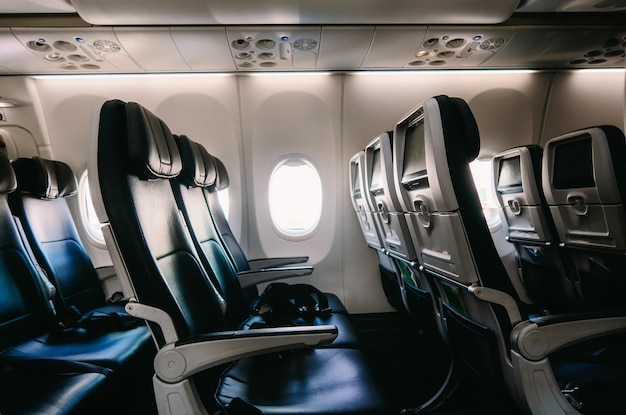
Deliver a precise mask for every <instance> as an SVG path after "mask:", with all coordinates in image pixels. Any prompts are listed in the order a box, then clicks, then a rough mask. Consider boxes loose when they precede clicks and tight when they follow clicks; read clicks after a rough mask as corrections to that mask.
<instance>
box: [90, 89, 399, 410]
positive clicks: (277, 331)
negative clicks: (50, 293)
mask: <svg viewBox="0 0 626 415" xmlns="http://www.w3.org/2000/svg"><path fill="white" fill-rule="evenodd" d="M97 131H98V134H97V136H95V137H94V142H93V145H94V146H95V151H93V152H92V154H95V155H96V157H95V158H93V159H92V160H90V164H89V169H90V178H91V180H92V183H91V186H90V187H91V189H92V192H93V193H92V194H93V199H94V207H95V209H96V212H97V214H98V218H99V220H100V221H101V223H102V225H103V231H104V235H105V239H106V241H107V246H108V248H109V251H110V252H111V254H112V256H113V260H114V263H115V264H116V269H117V270H118V274H119V275H120V277H121V278H122V279H123V281H124V287H125V292H127V293H128V297H129V300H130V302H129V303H128V305H127V306H126V309H127V310H128V311H129V313H130V314H132V315H135V316H137V317H140V318H143V319H145V320H147V321H148V326H149V327H150V329H151V332H152V333H153V336H154V338H155V339H156V343H157V348H158V352H157V355H156V357H155V361H154V368H155V373H154V377H153V385H154V392H155V398H156V403H157V408H158V412H159V413H160V414H175V413H217V412H218V411H223V410H225V411H228V413H233V414H235V413H242V414H245V413H257V412H255V411H259V413H263V414H285V413H289V414H296V413H301V414H386V413H390V406H389V405H388V402H386V398H385V396H384V395H383V393H382V392H381V389H380V388H379V386H378V383H377V380H376V379H374V377H373V375H372V373H371V372H370V370H369V368H368V366H367V362H366V361H365V356H364V354H363V352H362V351H361V350H360V348H359V342H358V339H357V336H356V333H355V331H354V328H353V327H352V326H351V322H350V319H349V316H348V315H347V311H346V310H345V307H343V305H342V304H341V302H340V301H339V299H338V298H336V297H335V296H333V295H330V294H328V293H322V292H320V291H319V290H317V289H315V288H314V287H313V286H311V285H303V284H285V283H282V282H273V283H270V284H269V286H268V288H266V289H265V291H264V292H263V293H261V294H258V291H257V290H256V288H255V285H256V284H258V283H261V282H271V281H273V280H275V279H277V278H285V277H286V276H289V275H302V274H301V272H302V271H303V268H304V269H306V268H307V267H306V266H305V267H302V266H293V265H291V266H288V267H284V266H280V267H278V268H276V267H274V266H275V265H282V264H285V263H293V262H294V261H293V260H292V259H289V258H282V259H281V258H279V259H271V260H258V261H250V260H248V259H247V258H245V255H243V251H240V248H239V247H238V246H237V245H238V244H237V243H236V240H235V238H234V237H233V236H232V232H230V231H229V230H228V229H226V230H224V227H223V226H224V224H223V223H221V222H223V213H222V212H220V207H219V203H218V202H217V199H216V192H217V191H218V190H219V189H220V188H222V187H223V186H225V185H227V176H225V171H224V166H223V164H222V163H221V162H220V161H219V159H217V158H216V157H214V156H212V155H211V154H209V153H208V152H207V151H206V149H205V148H204V147H203V146H202V145H200V144H199V143H197V142H194V141H193V140H191V139H189V138H188V137H185V136H183V135H174V134H172V132H171V131H170V130H169V128H168V126H167V125H166V124H165V123H164V122H163V121H162V120H161V119H160V118H158V117H157V116H155V115H154V114H153V113H151V112H150V111H149V110H147V109H146V108H145V107H143V106H142V105H140V104H138V103H134V102H124V101H120V100H110V101H107V102H106V103H104V105H103V106H102V107H101V108H99V112H98V124H97ZM220 226H222V228H221V229H220ZM301 260H302V259H296V261H301ZM257 264H262V265H257ZM268 266H272V268H268ZM309 268H310V267H309ZM310 271H311V270H310V269H309V270H308V271H307V273H310ZM281 298H282V300H281ZM285 299H286V300H287V301H284V300H285ZM238 411H242V412H238ZM246 411H249V412H246Z"/></svg>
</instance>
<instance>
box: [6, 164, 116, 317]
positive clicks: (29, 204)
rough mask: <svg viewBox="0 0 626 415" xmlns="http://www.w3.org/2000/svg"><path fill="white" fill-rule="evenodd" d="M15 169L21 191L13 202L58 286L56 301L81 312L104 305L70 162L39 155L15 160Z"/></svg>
mask: <svg viewBox="0 0 626 415" xmlns="http://www.w3.org/2000/svg"><path fill="white" fill-rule="evenodd" d="M13 169H14V170H15V174H16V176H17V182H18V191H17V192H14V193H12V194H11V195H10V196H9V203H10V206H11V209H12V211H13V213H14V214H15V215H16V216H18V217H19V218H20V220H21V223H22V226H23V227H24V231H25V233H26V236H27V237H28V240H29V242H30V245H31V247H32V250H33V252H34V254H35V257H36V259H37V262H38V263H39V264H40V265H41V267H42V268H43V269H44V270H45V272H46V274H47V275H48V278H49V279H50V280H51V281H52V283H53V284H54V285H55V286H56V288H57V299H56V304H57V305H58V306H60V307H64V308H66V307H69V306H74V307H76V308H78V310H80V311H81V312H86V311H89V310H92V309H94V308H96V307H99V306H102V305H104V304H105V303H106V298H105V294H104V290H103V288H102V285H101V282H100V280H99V278H98V275H97V273H96V270H95V268H94V266H93V263H92V262H91V259H90V258H89V255H88V254H87V252H86V251H85V249H84V246H83V244H82V242H81V240H80V238H79V235H78V231H77V229H76V225H75V222H74V219H73V217H72V214H71V212H70V208H69V205H68V202H67V200H68V198H70V197H72V196H74V195H76V193H77V190H78V187H77V184H76V178H75V176H74V172H73V171H72V169H71V168H70V166H68V165H67V164H65V163H62V162H59V161H53V160H46V159H42V158H39V157H33V158H18V159H16V160H14V161H13Z"/></svg>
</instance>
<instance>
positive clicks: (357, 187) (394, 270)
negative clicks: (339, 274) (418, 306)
mask: <svg viewBox="0 0 626 415" xmlns="http://www.w3.org/2000/svg"><path fill="white" fill-rule="evenodd" d="M348 177H349V180H350V199H351V200H352V205H353V207H354V211H355V213H356V215H357V218H358V220H359V225H360V226H361V231H362V233H363V236H364V238H365V242H366V243H367V246H368V247H370V248H371V249H372V250H373V251H374V253H375V254H376V257H377V259H378V268H379V270H380V279H381V285H382V288H383V290H384V292H385V296H386V297H387V301H388V302H389V304H391V305H392V306H393V307H394V308H395V309H396V310H398V311H407V305H406V304H405V301H404V295H403V293H402V291H401V290H402V284H401V283H400V282H399V279H400V278H401V270H400V269H399V268H398V264H397V263H396V262H395V261H394V260H393V259H392V258H391V257H390V256H389V255H387V251H386V250H385V243H384V240H383V238H384V236H383V233H382V223H380V215H379V214H378V213H377V209H376V207H375V206H376V202H375V200H374V197H373V195H372V193H371V192H370V191H369V186H368V183H369V181H368V180H367V179H368V174H367V169H366V163H365V150H361V151H359V152H358V153H356V154H355V155H354V156H353V157H352V158H351V159H350V169H349V172H348Z"/></svg>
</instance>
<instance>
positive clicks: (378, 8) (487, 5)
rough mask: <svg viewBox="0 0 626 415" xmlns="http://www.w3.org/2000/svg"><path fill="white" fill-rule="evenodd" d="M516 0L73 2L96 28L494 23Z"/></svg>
mask: <svg viewBox="0 0 626 415" xmlns="http://www.w3.org/2000/svg"><path fill="white" fill-rule="evenodd" d="M518 5H519V0H464V1H458V0H438V1H431V0H362V1H359V2H355V1H354V0H274V1H271V2H265V1H258V0H177V1H171V0H134V1H127V0H108V1H106V2H103V1H101V0H72V6H74V8H75V9H76V12H77V13H78V15H79V16H80V17H81V18H82V19H83V20H85V21H86V22H88V23H91V24H94V25H214V24H215V25H258V24H496V23H502V22H503V21H505V20H506V19H508V18H509V17H510V16H511V15H512V14H513V12H514V11H515V9H516V8H517V6H518Z"/></svg>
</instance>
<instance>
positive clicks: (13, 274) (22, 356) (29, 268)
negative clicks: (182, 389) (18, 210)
mask: <svg viewBox="0 0 626 415" xmlns="http://www.w3.org/2000/svg"><path fill="white" fill-rule="evenodd" d="M16 188H17V180H16V178H15V175H14V172H13V168H12V166H11V164H10V162H9V161H8V159H7V158H6V155H5V154H3V153H0V229H2V232H0V250H1V254H0V269H1V272H0V286H2V290H0V291H1V293H0V316H2V318H1V319H0V331H1V335H0V367H1V368H2V369H1V370H0V386H2V391H3V394H2V396H3V398H2V399H0V411H2V413H3V414H4V413H6V414H18V413H28V414H31V413H51V414H53V413H59V414H62V413H92V412H93V413H102V408H103V407H104V406H105V405H106V404H107V403H108V402H107V401H105V400H104V399H103V398H104V397H105V396H106V395H104V393H105V392H106V393H115V394H120V395H119V396H120V398H121V399H122V398H123V397H125V396H128V395H126V394H125V393H126V390H127V387H128V386H129V385H130V384H134V385H135V387H136V388H139V387H141V385H142V383H141V382H143V385H144V386H148V383H147V382H148V381H149V380H150V379H149V377H147V376H144V374H149V372H148V371H147V369H148V368H149V363H150V362H151V359H150V356H144V357H145V358H146V359H145V360H144V361H143V362H142V361H141V359H140V358H139V356H140V355H141V354H140V353H137V351H138V350H141V349H142V343H141V339H142V338H144V336H145V330H144V331H142V332H141V334H140V335H136V334H134V333H132V332H126V331H124V332H116V333H104V334H102V335H101V334H100V333H98V334H95V335H94V334H93V333H86V332H84V331H83V330H82V329H81V330H72V331H71V332H66V331H61V332H59V330H58V329H57V327H58V326H57V319H56V316H55V314H54V311H53V308H52V306H51V303H50V301H49V300H50V298H51V297H49V296H48V294H52V291H50V290H47V288H48V287H47V286H44V284H43V282H42V279H41V277H40V275H39V273H38V271H39V270H38V268H37V267H36V265H35V263H34V257H32V256H31V255H30V253H29V251H28V249H27V248H26V246H25V245H24V243H25V242H26V241H25V239H24V238H23V235H22V234H21V232H20V228H19V227H18V226H17V222H16V221H15V217H14V216H13V214H12V212H11V210H10V208H9V204H8V200H7V193H10V192H12V191H14V190H15V189H16ZM142 364H143V365H142ZM142 369H144V371H143V372H142V371H141V370H142ZM127 382H128V383H127ZM34 385H37V387H33V386H34ZM138 390H139V389H138ZM146 392H150V389H146ZM107 399H109V398H107ZM139 399H140V398H139V395H136V400H135V401H134V402H132V403H130V404H129V405H128V408H130V409H131V410H136V411H137V413H141V412H140V411H141V408H140V407H135V403H136V402H139ZM150 403H151V400H147V401H141V404H142V405H145V409H148V407H149V405H150ZM145 413H149V411H146V412H145Z"/></svg>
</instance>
